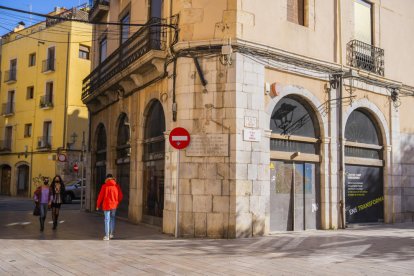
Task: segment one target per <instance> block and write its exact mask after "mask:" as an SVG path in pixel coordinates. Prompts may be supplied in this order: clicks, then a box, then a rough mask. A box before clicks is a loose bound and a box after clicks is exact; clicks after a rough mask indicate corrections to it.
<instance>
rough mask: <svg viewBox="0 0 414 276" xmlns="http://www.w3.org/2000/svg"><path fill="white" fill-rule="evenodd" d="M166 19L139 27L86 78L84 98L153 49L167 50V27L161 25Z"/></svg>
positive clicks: (83, 89)
mask: <svg viewBox="0 0 414 276" xmlns="http://www.w3.org/2000/svg"><path fill="white" fill-rule="evenodd" d="M165 22H166V21H165V19H160V18H152V19H151V20H150V21H149V22H147V24H148V25H149V24H151V25H155V26H146V27H142V28H141V29H139V30H138V31H137V32H136V33H134V34H133V35H132V36H131V37H130V38H129V39H128V40H127V41H125V42H124V43H123V44H122V45H121V46H120V47H119V48H118V49H116V50H115V51H114V52H113V53H112V54H111V55H110V56H108V57H107V58H106V59H105V60H104V61H103V62H102V63H101V64H99V65H98V67H96V68H95V70H93V71H92V73H90V74H89V75H88V76H87V77H86V78H85V79H84V80H83V88H82V99H85V98H87V97H88V96H89V95H91V94H92V93H93V92H94V91H95V90H96V89H98V88H99V87H100V86H101V85H102V84H104V83H106V82H107V81H108V80H110V79H111V78H112V77H114V76H115V75H116V74H118V73H119V72H121V71H122V70H124V69H125V68H127V67H128V66H129V65H130V64H132V63H133V62H135V61H136V60H137V59H139V58H140V57H142V56H143V55H145V54H146V53H148V52H149V51H151V50H165V45H166V36H167V29H166V27H160V26H159V25H160V24H165Z"/></svg>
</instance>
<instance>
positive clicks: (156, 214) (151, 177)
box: [143, 101, 165, 225]
mask: <svg viewBox="0 0 414 276" xmlns="http://www.w3.org/2000/svg"><path fill="white" fill-rule="evenodd" d="M164 132H165V117H164V111H163V108H162V105H161V103H160V102H159V101H154V102H153V103H152V104H151V107H150V108H149V110H148V113H147V118H146V121H145V129H144V156H143V159H144V193H143V203H144V204H143V205H144V209H143V215H144V216H143V220H144V221H146V222H149V223H153V224H158V225H161V223H162V221H161V220H160V218H161V217H162V215H163V210H164V162H165V161H164V158H165V138H164Z"/></svg>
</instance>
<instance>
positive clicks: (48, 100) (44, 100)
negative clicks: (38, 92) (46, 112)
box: [39, 94, 53, 108]
mask: <svg viewBox="0 0 414 276" xmlns="http://www.w3.org/2000/svg"><path fill="white" fill-rule="evenodd" d="M39 106H40V108H47V107H53V99H52V97H51V96H50V95H47V94H46V95H45V96H41V97H40V103H39Z"/></svg>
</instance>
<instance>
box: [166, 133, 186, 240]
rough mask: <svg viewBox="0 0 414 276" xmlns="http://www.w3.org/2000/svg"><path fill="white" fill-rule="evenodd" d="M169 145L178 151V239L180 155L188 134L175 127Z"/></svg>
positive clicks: (176, 214)
mask: <svg viewBox="0 0 414 276" xmlns="http://www.w3.org/2000/svg"><path fill="white" fill-rule="evenodd" d="M169 141H170V144H171V146H172V147H173V148H175V149H178V158H177V189H176V191H177V195H176V203H175V237H176V238H178V228H179V223H178V222H179V209H180V201H179V198H180V197H179V196H180V185H179V184H180V153H181V150H182V149H185V148H186V147H187V146H188V145H189V144H190V133H188V131H187V130H186V129H185V128H182V127H176V128H174V129H173V130H171V132H170V136H169Z"/></svg>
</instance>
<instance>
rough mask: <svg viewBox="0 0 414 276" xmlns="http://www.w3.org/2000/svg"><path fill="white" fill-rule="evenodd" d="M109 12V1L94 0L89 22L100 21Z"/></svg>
mask: <svg viewBox="0 0 414 276" xmlns="http://www.w3.org/2000/svg"><path fill="white" fill-rule="evenodd" d="M108 11H109V0H94V1H93V6H92V8H91V10H90V11H89V21H91V22H92V21H94V20H99V19H100V18H101V17H102V16H103V15H105V14H106V13H107V12H108Z"/></svg>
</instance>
